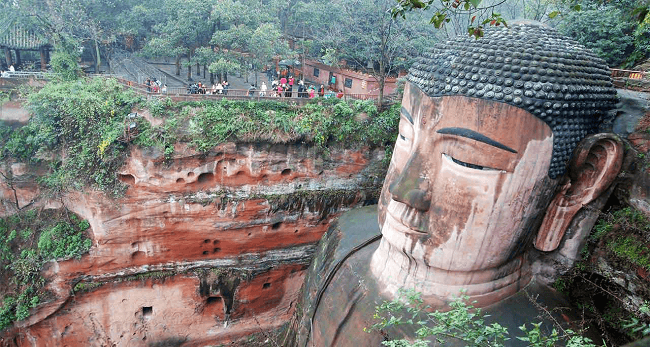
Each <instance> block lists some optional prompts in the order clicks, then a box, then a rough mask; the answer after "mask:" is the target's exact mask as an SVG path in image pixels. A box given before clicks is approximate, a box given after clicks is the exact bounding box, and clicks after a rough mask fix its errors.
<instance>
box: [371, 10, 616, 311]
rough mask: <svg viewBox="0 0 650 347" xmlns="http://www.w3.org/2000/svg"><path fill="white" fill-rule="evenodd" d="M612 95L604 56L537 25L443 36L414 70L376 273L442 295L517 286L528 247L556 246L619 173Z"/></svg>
mask: <svg viewBox="0 0 650 347" xmlns="http://www.w3.org/2000/svg"><path fill="white" fill-rule="evenodd" d="M615 103H616V90H615V89H614V88H613V86H612V83H611V80H610V78H609V70H608V68H607V66H605V64H604V62H603V61H602V60H601V59H599V58H598V57H596V56H595V55H594V54H593V53H591V52H589V51H588V50H586V49H585V48H584V47H582V46H580V45H579V44H578V43H576V42H575V41H572V40H570V39H567V38H565V37H562V36H561V35H560V34H558V33H557V32H556V31H555V30H554V29H551V28H547V27H544V26H542V25H539V24H531V23H519V24H513V25H511V26H510V27H508V28H503V27H501V28H490V29H486V30H485V36H484V37H483V38H481V39H478V40H477V39H474V38H471V37H459V38H456V39H455V40H453V41H449V42H446V43H442V44H438V45H436V46H435V47H434V48H433V49H431V50H430V51H428V52H427V53H425V54H424V55H423V56H422V57H420V58H419V59H418V60H417V62H416V63H415V64H414V65H413V67H412V68H411V70H410V72H409V75H408V77H407V83H406V86H405V91H404V98H403V100H402V109H401V119H400V123H399V136H398V139H397V141H396V144H395V148H394V151H393V157H392V159H391V164H390V168H389V170H388V174H387V176H386V180H385V182H384V187H383V190H382V193H381V197H380V202H379V223H380V226H381V228H382V234H383V238H382V241H381V243H380V246H379V248H378V250H377V251H376V252H375V254H374V255H373V259H372V262H371V270H372V272H373V274H374V275H375V276H376V277H378V279H379V280H380V282H382V283H383V284H384V285H385V286H384V287H385V288H386V290H387V291H389V292H395V291H396V290H397V288H400V287H411V288H415V289H416V290H418V291H420V292H422V293H423V294H424V297H425V298H427V297H428V298H440V300H442V301H445V300H447V299H449V297H450V296H457V295H458V291H459V290H461V289H462V290H466V291H467V293H468V294H469V295H470V296H471V297H472V298H473V299H477V300H478V301H479V302H478V305H486V304H490V303H492V302H495V301H498V300H499V299H501V298H504V297H506V296H509V295H511V294H513V293H515V292H516V291H518V290H519V289H520V288H521V287H523V286H525V285H526V284H527V283H528V281H529V280H530V278H531V276H532V274H531V270H530V266H529V264H528V261H527V251H528V250H529V249H530V248H531V247H533V246H535V247H537V248H538V249H539V250H541V251H543V252H551V251H553V250H555V249H556V248H557V247H558V245H559V244H560V241H561V240H562V237H563V235H564V232H565V230H566V228H567V226H568V225H569V223H570V222H571V219H572V218H573V216H574V215H575V214H576V213H577V212H578V211H579V209H580V208H581V207H582V206H584V205H586V204H588V203H589V202H590V201H592V200H593V199H595V198H596V197H597V196H598V195H599V194H601V193H602V192H603V191H604V190H605V189H606V188H607V187H608V186H609V185H610V183H611V182H612V180H613V179H614V177H615V176H616V174H617V173H618V170H619V169H620V166H621V161H622V148H621V144H620V141H618V140H617V139H616V138H615V136H613V135H604V134H598V133H599V128H600V126H601V125H602V124H603V123H604V122H606V121H607V120H608V118H609V116H610V113H611V112H610V111H611V110H612V109H613V108H614V106H615Z"/></svg>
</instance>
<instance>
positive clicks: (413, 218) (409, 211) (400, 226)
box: [386, 199, 428, 234]
mask: <svg viewBox="0 0 650 347" xmlns="http://www.w3.org/2000/svg"><path fill="white" fill-rule="evenodd" d="M386 211H387V216H389V217H390V218H387V220H386V222H387V223H389V224H390V226H392V227H393V228H394V229H395V230H398V231H401V232H404V233H414V232H415V233H418V234H426V233H427V232H428V230H427V229H426V228H425V225H426V223H425V218H426V216H425V212H422V211H418V210H416V209H415V208H413V207H410V206H408V205H406V204H404V203H401V202H399V201H395V200H392V199H391V200H390V202H389V203H388V206H387V207H386Z"/></svg>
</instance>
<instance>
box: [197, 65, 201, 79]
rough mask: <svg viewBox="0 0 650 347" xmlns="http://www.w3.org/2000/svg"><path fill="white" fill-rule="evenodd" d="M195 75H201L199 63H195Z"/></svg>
mask: <svg viewBox="0 0 650 347" xmlns="http://www.w3.org/2000/svg"><path fill="white" fill-rule="evenodd" d="M196 76H197V77H201V65H200V64H199V63H196Z"/></svg>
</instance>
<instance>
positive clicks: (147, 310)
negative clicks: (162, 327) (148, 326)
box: [142, 306, 153, 317]
mask: <svg viewBox="0 0 650 347" xmlns="http://www.w3.org/2000/svg"><path fill="white" fill-rule="evenodd" d="M152 314H153V306H142V315H143V316H144V317H149V316H151V315H152Z"/></svg>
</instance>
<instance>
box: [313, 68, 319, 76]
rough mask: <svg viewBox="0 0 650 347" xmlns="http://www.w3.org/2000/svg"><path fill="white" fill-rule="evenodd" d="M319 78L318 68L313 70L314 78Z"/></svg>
mask: <svg viewBox="0 0 650 347" xmlns="http://www.w3.org/2000/svg"><path fill="white" fill-rule="evenodd" d="M318 76H320V70H319V69H318V68H316V67H315V68H314V77H318Z"/></svg>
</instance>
